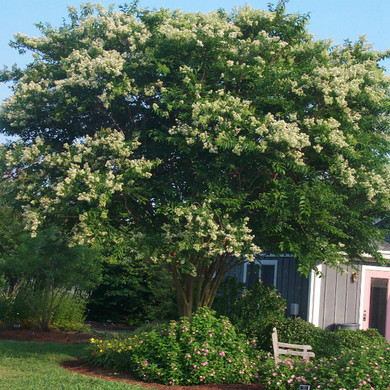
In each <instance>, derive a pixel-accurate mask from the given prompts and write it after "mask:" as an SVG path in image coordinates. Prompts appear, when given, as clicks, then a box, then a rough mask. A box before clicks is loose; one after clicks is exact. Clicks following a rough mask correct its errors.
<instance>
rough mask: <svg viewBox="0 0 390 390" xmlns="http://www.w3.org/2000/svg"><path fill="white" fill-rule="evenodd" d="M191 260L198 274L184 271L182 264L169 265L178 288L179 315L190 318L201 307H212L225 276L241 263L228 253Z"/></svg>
mask: <svg viewBox="0 0 390 390" xmlns="http://www.w3.org/2000/svg"><path fill="white" fill-rule="evenodd" d="M190 261H191V262H192V264H194V265H195V267H196V270H197V273H196V276H194V275H191V274H188V273H184V272H182V270H181V268H180V266H175V265H172V264H170V265H169V270H170V272H171V274H172V277H173V282H174V284H175V289H176V299H177V305H178V312H179V317H188V318H189V317H191V314H192V312H193V311H196V310H197V309H198V308H199V307H202V306H207V307H211V306H212V304H213V302H214V299H215V296H216V294H217V291H218V287H219V285H220V284H221V282H222V280H223V277H224V276H225V275H226V273H227V272H228V271H229V270H230V269H232V268H233V267H235V266H236V265H238V264H239V263H238V262H237V260H236V259H233V258H232V257H231V256H228V255H223V256H220V257H218V258H216V259H215V260H213V261H208V262H207V261H202V259H199V258H191V259H190Z"/></svg>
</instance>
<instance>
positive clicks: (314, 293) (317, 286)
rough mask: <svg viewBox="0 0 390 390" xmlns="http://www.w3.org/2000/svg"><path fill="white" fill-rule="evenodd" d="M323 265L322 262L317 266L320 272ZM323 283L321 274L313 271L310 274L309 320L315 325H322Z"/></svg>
mask: <svg viewBox="0 0 390 390" xmlns="http://www.w3.org/2000/svg"><path fill="white" fill-rule="evenodd" d="M322 267H323V265H322V264H320V265H318V266H317V269H318V272H322ZM321 284H322V278H321V276H319V275H317V274H316V273H315V272H314V271H311V273H310V276H309V292H310V293H309V303H308V309H309V313H308V314H309V315H308V321H309V322H311V323H312V324H313V325H315V326H320V303H321Z"/></svg>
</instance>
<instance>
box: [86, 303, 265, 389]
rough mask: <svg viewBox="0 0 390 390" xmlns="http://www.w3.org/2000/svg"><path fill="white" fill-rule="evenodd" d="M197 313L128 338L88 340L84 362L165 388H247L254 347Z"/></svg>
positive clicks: (253, 371)
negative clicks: (233, 385)
mask: <svg viewBox="0 0 390 390" xmlns="http://www.w3.org/2000/svg"><path fill="white" fill-rule="evenodd" d="M214 314H215V313H214V312H213V311H211V310H209V309H207V308H201V309H199V310H198V312H196V313H195V314H193V315H192V317H191V320H189V319H187V318H182V319H180V320H179V321H178V322H174V321H172V322H171V323H170V324H169V325H166V326H164V328H163V329H162V330H152V331H150V332H148V333H141V334H139V335H134V336H131V337H127V338H121V337H115V338H111V339H107V340H95V339H92V340H91V346H90V348H89V356H88V360H89V361H90V362H91V363H93V364H97V365H102V366H105V367H110V368H115V369H117V370H119V371H130V372H132V373H133V374H134V375H136V376H137V377H138V378H139V379H142V380H145V381H149V382H160V383H164V384H170V385H177V384H185V385H193V384H203V383H249V382H253V381H254V380H255V379H256V377H257V375H258V373H257V365H258V359H259V356H256V351H255V349H254V348H253V344H252V343H249V342H247V341H246V340H245V338H244V337H243V336H242V335H239V334H238V333H236V331H235V330H234V327H233V326H232V325H231V323H230V322H229V321H228V319H227V318H224V317H221V318H216V317H215V315H214Z"/></svg>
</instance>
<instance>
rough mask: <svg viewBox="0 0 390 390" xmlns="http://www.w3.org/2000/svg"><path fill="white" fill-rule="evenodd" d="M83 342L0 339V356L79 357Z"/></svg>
mask: <svg viewBox="0 0 390 390" xmlns="http://www.w3.org/2000/svg"><path fill="white" fill-rule="evenodd" d="M85 347H86V345H85V344H59V343H43V342H36V341H13V340H0V357H1V356H12V357H15V358H29V357H35V356H37V355H39V357H40V358H43V357H44V356H48V355H56V356H57V355H65V357H67V360H69V359H70V358H73V357H74V358H75V359H77V358H80V357H81V356H82V355H83V352H84V349H85Z"/></svg>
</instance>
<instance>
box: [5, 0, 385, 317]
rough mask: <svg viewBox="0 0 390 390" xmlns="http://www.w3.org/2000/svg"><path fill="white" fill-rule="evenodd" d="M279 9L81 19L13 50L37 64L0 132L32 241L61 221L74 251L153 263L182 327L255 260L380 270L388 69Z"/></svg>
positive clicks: (362, 46) (87, 15) (9, 189)
mask: <svg viewBox="0 0 390 390" xmlns="http://www.w3.org/2000/svg"><path fill="white" fill-rule="evenodd" d="M284 4H285V3H284V2H283V1H282V2H280V3H279V4H278V5H277V6H276V7H275V8H271V9H270V10H269V11H263V10H255V9H251V8H250V7H243V8H240V9H238V10H236V11H233V12H232V13H229V14H228V13H225V12H224V11H217V12H211V13H207V14H202V13H184V12H181V11H178V10H176V11H169V10H165V9H161V10H153V11H150V10H138V9H136V7H125V8H124V9H123V10H122V11H121V12H116V11H114V10H113V9H109V10H105V9H103V8H102V7H101V6H98V7H97V8H96V9H95V8H93V6H91V5H84V6H83V7H82V8H81V12H80V13H77V10H75V9H74V8H69V20H68V21H64V23H63V24H62V25H61V26H60V27H52V26H49V25H44V24H39V25H38V28H39V30H40V33H41V34H40V36H38V37H28V36H26V35H22V34H18V35H16V37H15V40H14V42H13V43H12V45H13V46H14V47H15V48H16V49H18V50H19V51H21V52H25V51H32V52H33V53H34V60H33V62H32V63H31V64H28V66H26V68H25V69H19V68H17V67H15V68H13V69H12V70H8V69H5V70H4V71H3V72H2V74H1V75H0V78H1V80H3V81H5V82H11V83H13V95H12V96H11V97H9V98H8V99H7V100H6V101H5V102H4V103H3V105H2V108H1V111H0V131H2V132H4V133H5V134H9V135H18V136H20V137H21V139H22V140H21V141H20V142H19V143H16V144H15V145H14V146H12V147H3V148H1V151H0V155H2V157H1V158H0V160H2V161H3V162H1V161H0V166H1V168H0V169H1V172H0V186H1V187H2V188H4V189H3V191H4V193H6V194H7V197H8V199H14V200H15V202H16V204H17V207H18V210H19V211H20V212H21V213H23V215H24V218H25V219H26V221H27V228H29V229H30V230H31V231H32V232H33V234H35V232H36V231H37V230H38V229H39V228H40V227H41V226H44V225H45V224H47V223H53V222H55V224H56V225H57V226H60V225H61V226H62V228H61V229H64V230H65V228H66V230H67V231H70V232H71V234H72V237H73V242H76V243H77V244H82V243H89V244H91V245H96V246H103V247H104V246H114V247H115V252H116V255H117V257H118V258H123V257H126V256H128V255H129V254H130V256H129V257H130V258H131V257H132V256H133V254H136V255H138V256H139V258H141V259H145V258H147V259H152V260H153V261H155V262H158V263H159V264H160V265H163V266H165V267H167V269H168V271H169V272H170V273H171V274H172V276H173V279H174V283H175V288H176V292H177V300H178V306H179V314H180V315H188V316H189V315H190V314H191V311H192V308H193V307H195V308H196V307H199V306H203V305H207V306H211V305H212V303H213V300H214V297H215V294H216V292H217V289H218V286H219V283H220V282H221V281H222V278H223V276H224V274H225V273H226V272H227V271H228V270H229V269H230V268H231V267H233V266H234V265H236V264H237V261H242V260H243V259H245V258H247V259H253V256H254V255H255V254H256V253H257V252H259V250H260V248H261V249H263V250H271V251H272V252H273V253H278V252H289V253H291V254H293V255H294V256H295V257H297V258H298V259H299V269H300V270H301V271H303V272H305V273H306V274H307V273H308V272H309V270H310V269H311V268H313V267H315V265H316V263H317V262H318V261H321V262H322V261H324V259H325V261H326V262H327V263H328V264H329V265H331V266H334V267H340V266H341V265H343V263H346V262H348V261H349V260H348V259H354V260H355V259H358V258H359V256H360V255H361V254H362V253H367V254H370V255H372V256H373V257H375V258H376V259H377V260H381V257H380V255H379V253H378V244H377V240H378V239H379V238H381V234H380V232H379V230H378V229H377V227H376V226H375V225H374V223H373V222H374V221H375V219H376V218H377V217H381V216H383V215H384V213H386V212H387V211H388V208H389V196H390V191H389V185H390V180H389V179H390V177H389V169H388V150H389V137H388V132H389V111H390V104H389V103H390V98H389V78H388V76H386V75H385V74H384V72H383V69H381V68H380V66H379V65H378V64H379V61H380V60H381V59H382V58H384V57H385V56H386V55H387V54H388V53H379V52H377V51H375V50H373V49H372V48H371V46H370V45H367V44H366V43H365V42H364V41H363V40H359V41H358V42H356V43H351V42H346V43H345V44H344V45H343V46H334V47H332V46H331V43H330V41H323V40H314V38H313V36H312V35H311V34H310V33H309V32H308V31H307V29H306V24H307V20H308V18H307V17H306V16H302V15H288V14H286V13H285V7H284ZM233 253H234V254H235V256H236V257H233V256H232V254H233ZM344 254H345V255H346V256H344Z"/></svg>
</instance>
